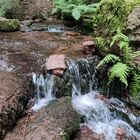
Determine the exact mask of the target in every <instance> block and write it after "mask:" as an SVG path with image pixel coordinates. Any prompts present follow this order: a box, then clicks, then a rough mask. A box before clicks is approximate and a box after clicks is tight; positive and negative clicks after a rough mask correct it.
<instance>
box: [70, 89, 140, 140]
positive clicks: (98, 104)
mask: <svg viewBox="0 0 140 140" xmlns="http://www.w3.org/2000/svg"><path fill="white" fill-rule="evenodd" d="M99 96H100V94H99V93H97V92H95V91H92V92H90V93H88V94H85V95H82V96H78V97H76V98H73V101H72V103H73V106H74V108H75V109H76V110H77V111H78V112H79V113H80V114H82V115H84V116H86V122H85V125H86V126H88V127H89V128H90V129H91V130H93V132H95V133H97V134H99V135H104V136H105V140H118V139H117V137H118V136H117V133H118V132H117V130H118V129H122V130H124V132H125V134H124V135H125V136H124V137H125V138H126V139H127V140H133V139H134V140H139V139H140V134H139V133H138V132H137V131H135V130H134V128H133V127H132V126H131V125H130V124H128V123H127V121H125V119H124V118H123V117H121V116H120V115H119V114H117V113H116V108H117V109H119V110H120V111H122V112H124V110H125V111H127V112H128V111H129V112H130V110H128V109H126V106H124V104H123V103H122V102H121V101H119V100H117V99H113V98H112V99H106V100H101V99H100V98H98V97H99ZM112 106H113V107H114V108H115V109H114V111H111V108H112ZM127 115H129V118H130V120H131V121H136V118H137V117H136V116H135V115H134V114H132V113H129V114H127ZM137 121H138V120H137ZM137 123H139V122H137Z"/></svg>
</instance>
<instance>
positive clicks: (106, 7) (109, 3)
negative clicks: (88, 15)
mask: <svg viewBox="0 0 140 140" xmlns="http://www.w3.org/2000/svg"><path fill="white" fill-rule="evenodd" d="M138 4H140V0H101V2H100V5H99V7H98V10H97V16H95V17H94V19H93V24H94V34H95V35H94V36H95V37H101V38H105V40H106V42H105V45H106V46H109V44H110V42H111V39H112V36H114V34H115V33H116V30H117V29H118V28H119V29H120V30H121V31H122V32H123V33H125V31H126V26H127V19H128V16H129V14H130V13H131V11H132V10H133V8H134V7H135V6H136V5H138ZM97 43H98V42H97ZM100 48H103V47H102V46H100ZM103 51H104V50H103Z"/></svg>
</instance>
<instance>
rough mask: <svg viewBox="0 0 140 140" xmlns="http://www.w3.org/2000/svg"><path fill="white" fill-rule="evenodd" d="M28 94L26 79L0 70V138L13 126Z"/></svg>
mask: <svg viewBox="0 0 140 140" xmlns="http://www.w3.org/2000/svg"><path fill="white" fill-rule="evenodd" d="M30 96H31V92H30V91H29V83H28V82H27V81H25V80H23V79H21V78H20V77H17V76H16V75H15V74H12V73H7V72H0V139H2V138H3V137H4V135H5V134H6V132H7V131H8V130H10V129H12V128H13V127H14V126H15V123H16V121H17V119H18V118H19V116H21V115H22V114H23V111H24V108H25V106H26V104H27V102H28V100H29V98H30Z"/></svg>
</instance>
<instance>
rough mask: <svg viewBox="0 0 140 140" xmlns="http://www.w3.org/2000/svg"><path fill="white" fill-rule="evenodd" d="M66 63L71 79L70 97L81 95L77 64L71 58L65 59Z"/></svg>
mask: <svg viewBox="0 0 140 140" xmlns="http://www.w3.org/2000/svg"><path fill="white" fill-rule="evenodd" d="M67 65H68V69H69V72H70V76H71V78H72V80H73V82H72V97H73V98H74V97H75V96H80V95H81V85H80V84H81V83H80V73H79V66H78V64H77V63H76V61H74V60H73V59H71V58H68V59H67Z"/></svg>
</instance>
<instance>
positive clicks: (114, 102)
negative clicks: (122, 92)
mask: <svg viewBox="0 0 140 140" xmlns="http://www.w3.org/2000/svg"><path fill="white" fill-rule="evenodd" d="M80 61H81V62H80V63H81V64H82V67H84V68H85V70H86V72H87V75H88V77H89V82H87V86H88V87H89V93H87V94H85V95H82V93H81V75H80V72H79V65H78V63H77V62H76V61H74V60H73V59H68V60H67V64H68V68H69V72H70V77H71V78H72V80H73V83H72V105H73V107H74V108H75V109H76V110H77V111H78V112H79V113H80V114H82V115H84V116H86V121H85V123H84V125H86V126H88V127H89V128H90V129H91V130H92V131H93V132H95V133H97V134H103V135H104V136H105V140H122V139H118V138H117V129H118V128H122V129H124V130H125V136H126V138H125V139H123V140H140V133H139V132H137V131H136V130H134V129H133V127H132V126H131V125H130V124H128V123H127V122H126V121H125V119H124V118H123V117H122V116H121V115H120V114H121V113H123V114H126V115H127V116H128V118H129V120H130V121H131V123H132V124H133V122H134V124H135V123H137V124H140V117H137V116H135V115H134V114H133V113H132V112H131V111H130V110H129V108H127V106H126V105H125V104H124V103H123V102H121V101H120V100H118V99H116V98H111V99H106V100H101V99H100V98H99V95H100V94H99V93H98V92H97V91H93V89H97V83H96V81H97V80H96V78H95V75H96V70H95V71H94V74H92V75H91V69H92V68H91V66H90V64H89V63H88V61H87V60H86V59H82V60H80ZM33 83H34V85H35V86H36V99H37V100H36V103H35V105H34V106H33V107H32V109H33V110H34V111H37V110H39V109H40V108H42V107H44V106H46V105H47V104H48V103H49V102H50V101H51V100H53V99H55V97H54V95H53V86H54V76H53V75H49V74H47V76H46V78H44V77H43V75H37V74H35V73H33ZM116 111H117V112H119V113H116Z"/></svg>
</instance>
